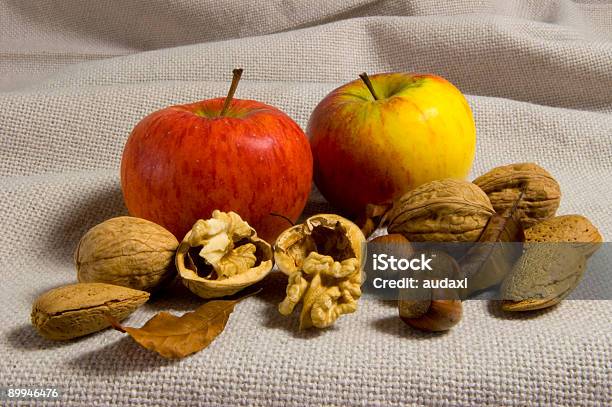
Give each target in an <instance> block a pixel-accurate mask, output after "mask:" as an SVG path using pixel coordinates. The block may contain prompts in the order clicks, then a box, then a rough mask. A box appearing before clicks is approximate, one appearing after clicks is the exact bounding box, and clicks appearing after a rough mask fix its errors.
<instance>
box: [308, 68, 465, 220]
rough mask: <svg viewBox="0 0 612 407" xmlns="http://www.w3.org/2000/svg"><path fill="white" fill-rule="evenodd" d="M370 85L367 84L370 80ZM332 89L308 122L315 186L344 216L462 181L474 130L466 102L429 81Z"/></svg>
mask: <svg viewBox="0 0 612 407" xmlns="http://www.w3.org/2000/svg"><path fill="white" fill-rule="evenodd" d="M370 79H371V81H370ZM362 80H363V81H361V80H359V79H358V80H355V81H353V82H350V83H348V84H346V85H343V86H341V87H339V88H337V89H335V90H333V91H332V92H331V93H330V94H329V95H327V96H326V97H325V99H323V100H322V101H321V102H320V103H319V105H318V106H317V107H316V109H315V110H314V112H313V113H312V116H311V117H310V121H309V123H308V130H307V132H308V135H309V136H310V142H311V147H312V154H313V157H314V178H315V184H316V185H317V187H318V188H319V190H320V191H321V193H322V194H323V196H324V197H325V198H327V200H328V201H329V202H330V203H331V204H332V205H334V206H336V207H337V208H339V209H340V210H341V211H342V212H343V213H344V214H345V215H347V216H349V217H358V216H361V215H363V212H364V210H365V208H366V206H367V205H368V204H375V205H385V204H389V203H391V202H392V201H393V200H395V199H397V198H399V197H400V196H401V195H403V194H404V193H405V192H407V191H409V190H411V189H413V188H415V187H417V186H419V185H421V184H423V183H426V182H429V181H433V180H436V179H441V178H459V179H461V178H465V177H466V176H467V175H468V172H469V170H470V167H471V166H472V160H473V158H474V151H475V146H476V128H475V126H474V119H473V117H472V112H471V110H470V107H469V106H468V103H467V101H466V100H465V97H464V96H463V95H462V94H461V92H460V91H459V90H458V89H457V88H456V87H454V86H453V85H452V84H451V83H450V82H448V81H447V80H445V79H443V78H441V77H439V76H435V75H429V74H424V75H419V74H410V73H389V74H380V75H373V76H371V78H368V76H367V75H365V74H363V75H362Z"/></svg>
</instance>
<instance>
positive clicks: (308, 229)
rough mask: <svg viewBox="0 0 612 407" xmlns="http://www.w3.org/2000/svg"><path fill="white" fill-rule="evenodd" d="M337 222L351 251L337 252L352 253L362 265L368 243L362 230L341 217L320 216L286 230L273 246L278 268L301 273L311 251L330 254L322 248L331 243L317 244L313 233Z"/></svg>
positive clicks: (345, 248) (330, 227)
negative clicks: (365, 244) (365, 246)
mask: <svg viewBox="0 0 612 407" xmlns="http://www.w3.org/2000/svg"><path fill="white" fill-rule="evenodd" d="M338 222H339V223H340V225H342V227H343V228H344V229H345V230H346V235H347V236H348V241H349V242H350V249H349V248H348V247H340V248H337V247H335V248H334V250H345V251H351V252H352V254H354V257H356V258H357V261H358V262H359V264H361V263H362V261H363V260H364V253H363V246H364V243H365V241H366V239H365V236H364V235H363V233H362V232H361V229H359V227H358V226H357V225H355V224H354V223H353V222H351V221H349V220H348V219H346V218H343V217H342V216H339V215H334V214H318V215H314V216H311V217H310V218H308V219H306V221H304V223H303V224H300V225H295V226H293V227H291V228H289V229H287V230H285V231H284V232H283V233H281V234H280V236H279V237H278V239H276V243H275V244H274V262H275V263H276V266H277V267H278V269H279V270H280V271H282V272H283V273H284V274H286V275H288V276H289V275H291V274H292V273H294V272H296V271H300V270H301V268H302V266H303V263H304V260H305V259H306V257H308V254H309V253H310V252H312V251H317V252H318V253H321V254H324V253H326V252H329V248H325V247H323V246H324V245H325V243H327V244H329V243H330V242H323V241H321V242H320V243H321V244H319V245H317V242H316V239H314V238H313V237H312V234H313V231H314V232H315V234H316V230H317V229H318V228H327V229H332V228H334V227H335V225H336V223H338ZM321 240H322V239H321ZM331 243H333V242H331ZM317 246H321V247H317Z"/></svg>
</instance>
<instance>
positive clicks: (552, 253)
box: [501, 243, 586, 311]
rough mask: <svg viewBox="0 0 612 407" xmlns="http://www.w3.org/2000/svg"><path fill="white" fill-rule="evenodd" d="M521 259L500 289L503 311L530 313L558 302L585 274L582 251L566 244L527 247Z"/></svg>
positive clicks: (528, 245) (544, 244) (539, 244)
mask: <svg viewBox="0 0 612 407" xmlns="http://www.w3.org/2000/svg"><path fill="white" fill-rule="evenodd" d="M525 247H526V249H525V252H524V253H523V255H522V256H521V258H520V259H519V260H518V261H517V262H516V264H515V265H514V267H513V269H512V271H511V272H510V273H509V274H508V275H507V276H506V278H505V279H504V281H503V283H502V285H501V294H502V298H503V299H504V301H502V309H503V310H505V311H531V310H537V309H542V308H548V307H551V306H553V305H555V304H558V303H559V302H561V301H562V300H563V299H564V298H565V297H567V296H568V295H569V294H570V293H571V292H572V290H573V289H574V288H576V286H577V285H578V284H579V283H580V280H581V278H582V275H583V274H584V271H585V270H586V257H585V255H584V253H583V251H582V250H579V249H578V248H575V247H573V245H568V244H561V243H558V244H555V243H531V244H529V243H528V244H526V246H525Z"/></svg>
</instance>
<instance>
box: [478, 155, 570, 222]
mask: <svg viewBox="0 0 612 407" xmlns="http://www.w3.org/2000/svg"><path fill="white" fill-rule="evenodd" d="M474 184H476V185H478V186H479V187H480V188H481V189H482V190H483V191H484V192H485V193H486V194H487V195H488V196H489V199H490V200H491V204H492V205H493V208H494V209H495V211H496V212H497V213H499V214H500V215H504V212H505V211H507V210H508V209H510V208H511V207H512V206H513V205H514V202H515V201H516V199H517V198H518V196H519V194H520V193H521V190H522V189H524V194H523V198H522V199H521V202H520V203H519V205H518V208H517V213H518V214H519V215H520V220H521V222H522V223H523V226H524V227H525V228H528V227H530V226H532V225H534V224H536V223H538V222H539V221H541V220H544V219H548V218H550V217H552V216H554V215H555V213H556V212H557V209H558V208H559V203H560V201H561V188H560V186H559V183H558V182H557V181H556V180H555V179H554V178H553V176H552V175H550V174H549V173H548V171H546V170H545V169H544V168H542V167H540V166H538V165H536V164H534V163H518V164H510V165H505V166H502V167H497V168H494V169H492V170H491V171H489V172H487V173H486V174H484V175H481V176H480V177H478V178H476V179H475V180H474Z"/></svg>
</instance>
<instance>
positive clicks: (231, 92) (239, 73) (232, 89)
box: [219, 68, 242, 117]
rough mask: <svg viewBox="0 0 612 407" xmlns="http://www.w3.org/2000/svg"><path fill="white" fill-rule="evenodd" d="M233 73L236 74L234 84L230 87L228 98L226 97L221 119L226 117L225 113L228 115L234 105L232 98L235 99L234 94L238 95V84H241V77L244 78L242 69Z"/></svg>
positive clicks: (220, 114)
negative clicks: (232, 104)
mask: <svg viewBox="0 0 612 407" xmlns="http://www.w3.org/2000/svg"><path fill="white" fill-rule="evenodd" d="M232 73H233V74H234V77H233V78H232V84H231V85H230V88H229V91H228V92H227V96H226V97H225V102H223V109H221V113H219V117H223V116H225V113H227V109H229V106H230V104H231V103H232V98H233V97H234V93H236V88H237V87H238V82H240V77H241V76H242V68H236V69H234V70H233V71H232Z"/></svg>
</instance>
